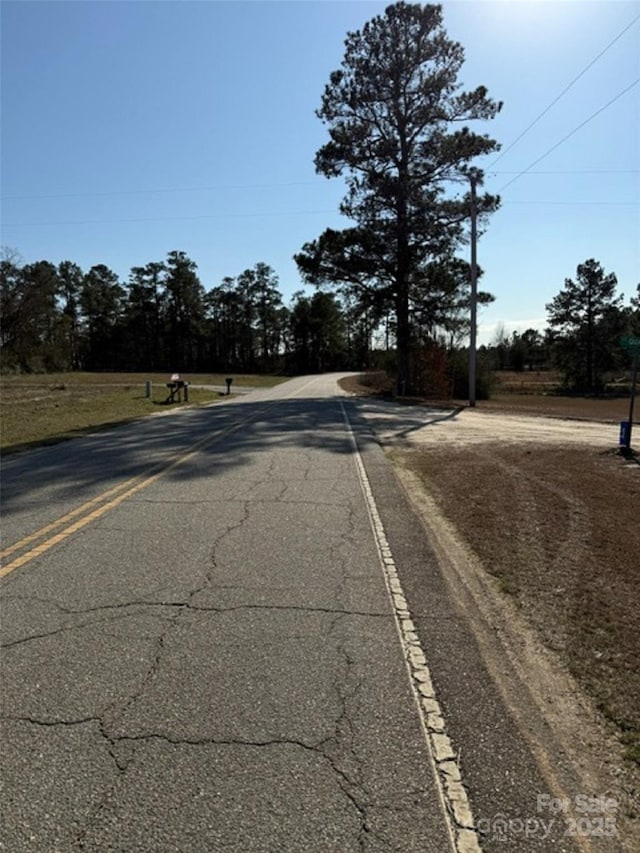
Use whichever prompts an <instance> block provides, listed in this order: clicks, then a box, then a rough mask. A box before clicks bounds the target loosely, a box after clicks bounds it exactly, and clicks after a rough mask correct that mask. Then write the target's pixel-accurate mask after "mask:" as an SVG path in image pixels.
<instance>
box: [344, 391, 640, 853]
mask: <svg viewBox="0 0 640 853" xmlns="http://www.w3.org/2000/svg"><path fill="white" fill-rule="evenodd" d="M351 390H352V391H353V390H357V389H353V387H352V389H351ZM598 402H599V401H598ZM556 405H557V404H556ZM585 408H586V407H585ZM364 409H365V416H366V417H367V418H368V420H369V423H370V425H371V426H372V428H373V429H374V430H375V432H376V434H377V436H378V438H379V440H380V441H381V443H382V444H383V446H384V447H385V449H386V451H387V453H388V455H389V456H390V458H391V459H392V460H393V462H394V464H395V466H396V471H397V474H398V477H399V479H400V481H401V483H402V484H403V486H404V489H405V491H406V492H407V494H408V496H409V498H410V500H411V501H412V503H413V505H414V507H415V508H416V509H417V511H418V513H419V515H420V517H421V518H422V521H423V523H424V526H425V528H426V531H427V533H428V536H429V539H430V542H431V544H432V545H433V547H434V549H435V550H436V553H437V555H438V559H439V563H440V566H441V570H442V572H443V574H444V575H445V577H446V579H447V581H448V583H449V585H450V588H451V589H452V592H454V593H455V594H458V592H459V591H460V590H464V593H465V595H466V596H467V598H468V600H470V601H473V604H474V606H473V607H472V608H470V609H468V613H469V619H470V621H471V622H472V623H475V627H474V631H475V633H476V635H477V636H478V639H479V643H480V645H481V647H482V648H483V649H484V653H485V658H486V662H487V666H488V668H489V670H490V672H491V673H492V676H493V678H494V680H495V681H496V683H497V684H498V685H499V687H500V689H501V692H502V694H503V696H504V697H505V702H506V703H507V704H508V705H509V706H510V707H511V708H512V710H513V712H514V713H515V714H516V715H517V713H518V709H519V708H522V702H521V695H520V693H521V690H522V686H523V685H525V686H526V689H527V692H528V694H529V697H530V698H531V701H532V702H534V703H535V705H536V706H537V710H538V712H539V714H540V715H541V718H542V719H544V721H545V722H546V724H548V725H549V726H550V727H551V730H552V731H553V735H554V738H553V742H554V744H555V748H557V744H558V743H559V744H560V745H561V750H562V753H563V756H564V757H565V758H566V759H568V760H570V762H571V764H572V765H573V767H574V769H575V770H576V772H577V776H578V779H579V780H580V781H579V785H580V788H581V790H580V791H577V792H576V793H578V792H582V793H586V794H588V795H591V796H598V795H607V796H613V797H615V798H616V799H617V801H618V803H619V810H618V814H617V821H618V826H619V831H620V835H621V838H623V839H628V841H626V842H623V843H624V849H628V850H638V847H637V838H638V837H640V815H639V813H638V801H639V795H640V607H639V605H640V596H639V595H638V589H639V588H640V559H638V555H639V554H640V525H639V524H638V518H639V517H640V464H638V462H637V461H636V460H625V459H624V457H622V456H621V455H619V454H618V453H617V441H618V425H617V423H615V422H614V420H613V418H609V419H608V420H607V421H597V420H586V419H584V418H585V411H582V412H581V415H580V418H581V419H576V417H575V416H574V415H573V413H572V415H571V416H570V418H562V417H560V416H559V412H557V411H554V412H553V416H548V415H546V416H536V415H535V414H522V413H520V412H517V411H509V409H508V408H506V409H503V410H501V409H500V407H499V406H497V405H495V404H494V405H493V406H491V408H487V409H486V410H482V409H475V410H472V409H468V408H465V409H462V408H458V409H452V408H449V409H444V408H440V409H438V408H429V407H428V406H415V407H411V408H410V410H407V407H406V406H400V405H399V404H397V403H391V402H383V401H377V400H375V399H372V398H369V399H368V400H366V401H364ZM401 410H402V411H404V416H403V417H402V423H403V428H402V429H398V422H399V420H398V415H399V413H400V411H401ZM600 411H602V410H600ZM600 411H599V412H598V414H600ZM586 413H587V414H588V409H586ZM483 637H484V639H483ZM501 655H507V656H508V658H509V660H510V662H511V664H512V666H513V667H514V668H515V669H516V670H517V671H518V672H519V673H520V675H521V678H520V684H519V685H517V688H516V685H513V684H510V683H509V682H508V680H507V679H504V678H502V676H501V673H502V672H503V670H504V667H503V666H501ZM522 730H523V732H526V733H528V734H527V736H528V737H530V739H531V747H532V749H533V751H534V754H536V755H537V756H538V760H539V763H540V766H541V767H542V768H543V770H545V768H546V771H547V772H548V773H549V774H550V775H551V776H553V773H554V770H553V767H554V761H555V759H554V756H553V755H551V754H549V743H545V741H544V739H543V738H537V737H536V735H535V733H534V731H533V728H532V727H531V726H528V725H527V721H526V720H524V721H523V726H522ZM634 845H635V846H634ZM596 849H597V848H596Z"/></svg>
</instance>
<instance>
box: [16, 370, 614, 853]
mask: <svg viewBox="0 0 640 853" xmlns="http://www.w3.org/2000/svg"><path fill="white" fill-rule="evenodd" d="M397 417H398V418H401V414H397ZM2 516H3V529H4V538H3V546H2V547H3V558H4V559H3V565H4V568H3V569H2V574H3V577H2V579H1V580H0V605H1V612H0V616H1V619H0V629H1V640H2V658H1V663H2V673H1V675H2V695H1V715H2V732H1V740H0V744H1V749H2V769H1V771H0V777H1V781H2V791H1V793H0V808H1V814H0V849H1V850H6V851H10V852H11V853H21V851H38V853H41V851H47V853H48V851H123V853H129V852H130V851H153V853H169V851H186V852H188V853H190V851H194V853H195V851H203V853H204V851H207V853H218V851H220V853H222V852H223V851H224V853H227V851H233V852H234V853H235V851H237V853H251V851H260V853H267V851H268V853H281V851H282V853H289V851H290V853H299V851H311V853H325V851H327V852H328V851H336V852H337V851H339V853H349V851H398V853H413V851H415V853H429V851H434V853H446V851H454V850H459V851H473V850H478V849H480V848H482V849H484V850H488V851H492V850H501V851H505V850H508V851H529V850H531V851H538V850H539V851H552V850H553V851H562V850H567V851H568V850H574V849H581V850H589V849H595V850H598V849H602V850H605V849H606V850H609V849H615V848H612V847H610V846H607V845H606V844H605V843H604V842H603V846H602V847H599V846H598V845H596V846H595V847H589V844H588V843H587V842H585V841H584V840H581V839H580V838H577V839H576V838H575V832H574V833H573V834H572V832H571V827H570V826H569V827H567V824H566V823H563V822H562V821H561V820H560V819H559V818H558V816H557V815H556V814H555V812H554V811H553V810H552V808H551V806H550V805H549V804H550V803H551V805H553V803H554V802H556V803H557V801H558V792H557V791H555V792H551V791H550V790H549V788H548V786H547V785H546V783H545V782H544V781H543V778H542V776H541V774H540V773H539V771H538V767H537V763H536V761H535V760H534V757H533V755H532V753H531V750H530V749H529V748H528V747H527V745H526V741H525V739H523V737H522V733H521V729H520V728H519V726H518V725H517V724H516V722H515V721H514V720H513V719H512V716H511V713H510V711H509V710H508V709H507V708H506V707H505V705H504V704H503V702H502V699H501V697H500V695H499V692H498V690H497V689H496V688H495V687H494V686H493V685H492V682H491V679H490V677H489V675H488V673H487V671H486V669H485V667H484V664H483V660H482V655H481V654H480V650H479V648H478V645H477V641H476V639H475V637H474V636H473V634H472V632H471V631H470V630H469V628H468V626H467V624H466V620H465V614H464V608H463V607H461V606H460V603H459V602H456V601H455V600H453V598H452V596H451V594H450V591H449V590H448V589H447V587H446V585H445V584H444V582H443V580H442V578H441V577H440V575H439V572H438V568H437V564H436V561H435V559H434V556H433V553H432V552H431V550H430V546H429V543H428V541H427V540H426V537H425V534H424V532H423V530H422V528H421V527H420V525H419V524H418V523H417V522H416V518H415V516H414V515H413V513H412V511H411V509H410V508H409V505H408V504H407V502H406V500H405V498H404V495H403V493H402V491H401V489H400V487H399V485H398V483H397V481H396V479H395V477H394V474H393V470H392V468H391V466H390V465H389V463H388V461H387V460H386V458H385V456H384V454H383V452H382V450H381V448H380V447H379V445H378V443H377V442H376V440H375V437H374V435H373V434H372V432H371V429H370V426H368V424H367V420H366V417H365V413H364V410H363V411H360V410H359V404H358V403H357V402H355V401H354V400H350V399H348V398H344V397H342V396H340V395H339V393H338V389H337V386H336V377H335V376H324V377H313V378H310V377H307V378H301V379H296V380H291V381H290V382H287V383H285V384H284V385H281V386H279V387H278V388H275V389H272V390H268V391H267V390H262V391H254V392H252V393H251V394H248V395H246V396H244V397H243V398H242V399H235V400H233V399H232V400H229V401H225V402H224V403H222V404H217V405H215V406H212V407H209V408H206V409H184V410H182V411H179V412H173V413H171V414H169V415H163V416H161V417H153V418H150V419H148V420H145V421H142V422H138V423H136V424H131V425H128V426H125V427H122V428H118V429H114V430H110V431H108V432H103V433H96V434H95V435H93V436H87V437H85V438H82V439H78V440H74V441H71V442H67V443H64V444H61V445H57V446H54V447H49V448H43V449H40V450H37V451H32V452H29V453H24V454H20V455H16V456H9V457H7V459H6V460H5V461H4V463H3V494H2ZM552 795H553V798H555V799H552ZM540 797H542V798H543V799H542V800H541V799H540ZM545 797H548V798H549V800H546V799H544V798H545ZM560 800H561V798H560Z"/></svg>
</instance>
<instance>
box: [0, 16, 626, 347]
mask: <svg viewBox="0 0 640 853" xmlns="http://www.w3.org/2000/svg"><path fill="white" fill-rule="evenodd" d="M386 5H387V3H380V2H377V0H361V2H350V0H344V2H334V0H297V1H296V2H294V1H293V0H288V2H287V0H285V2H272V0H258V2H245V0H232V2H206V1H205V2H194V0H182V1H181V0H166V2H165V0H153V2H148V0H110V2H100V0H98V1H97V2H93V0H83V2H64V0H63V1H62V2H59V0H47V2H37V0H35V2H31V0H21V2H2V4H1V13H2V21H1V24H2V30H1V39H2V153H1V166H2V188H1V194H2V233H1V242H2V244H3V245H5V246H8V247H11V248H12V249H15V250H17V251H18V252H19V254H20V255H21V256H22V258H23V260H24V261H25V262H32V261H36V260H40V259H47V260H50V261H53V262H54V263H58V262H59V261H61V260H65V259H68V260H72V261H75V262H76V263H78V264H80V266H81V267H82V268H83V269H85V270H87V269H89V268H90V267H91V266H92V265H93V264H98V263H105V264H107V265H108V266H109V267H111V268H112V269H113V270H114V271H115V272H117V273H118V275H119V276H120V277H121V279H122V280H123V281H126V279H127V277H128V274H129V270H130V269H131V267H132V266H138V265H143V264H145V263H147V262H149V261H155V260H162V259H164V258H165V256H166V254H167V252H169V251H171V250H173V249H179V250H182V251H185V252H187V254H188V255H189V256H190V257H191V258H192V259H193V260H194V261H195V262H196V263H197V265H198V272H199V275H200V278H201V280H202V283H203V284H204V286H205V288H207V289H210V288H212V287H214V286H216V285H217V284H219V283H220V281H221V280H222V278H223V277H224V276H236V275H238V274H239V273H241V272H242V271H243V270H244V269H246V268H248V267H252V266H253V265H254V264H256V263H257V262H259V261H264V262H266V263H268V264H270V265H271V266H272V267H273V268H274V269H275V271H276V273H277V274H278V276H279V279H280V289H281V291H282V293H283V295H284V297H285V300H286V301H288V300H289V298H290V296H291V294H292V293H294V292H295V291H296V290H299V289H300V288H301V287H302V283H301V280H300V277H299V275H298V272H297V268H296V265H295V263H294V262H293V260H292V256H293V254H294V253H295V252H297V251H299V249H300V248H301V246H302V244H303V243H304V242H306V241H307V240H311V239H313V238H315V237H317V236H318V235H319V234H320V233H321V232H322V231H323V230H324V228H326V227H329V226H331V227H341V226H344V225H346V224H347V222H346V221H345V220H342V219H341V217H340V216H339V214H338V213H337V207H338V204H339V201H340V199H341V197H342V195H343V190H344V186H343V184H342V182H341V181H340V180H339V179H338V180H331V181H329V180H327V179H326V178H324V177H321V176H319V175H316V174H315V171H314V166H313V158H314V155H315V152H316V151H317V149H318V148H319V147H320V146H321V145H322V144H323V143H324V142H325V141H326V138H327V136H326V130H325V128H324V127H323V125H322V122H321V121H320V120H319V119H318V118H317V117H316V116H315V113H314V111H315V109H316V108H317V107H318V106H319V104H320V98H321V95H322V92H323V89H324V86H325V84H326V82H327V81H328V78H329V74H330V72H331V71H332V70H334V69H336V68H338V67H339V66H340V63H341V60H342V57H343V52H344V50H343V49H344V38H345V35H346V33H347V31H349V30H356V29H360V28H361V27H362V26H363V25H364V23H365V22H366V21H367V20H369V19H370V18H372V17H373V16H374V15H376V14H379V13H381V12H383V10H384V8H385V7H386ZM443 8H444V22H445V27H446V29H447V31H448V34H449V36H450V37H451V38H454V39H456V40H457V41H459V42H460V43H461V44H462V45H463V46H464V48H465V52H466V63H465V66H464V68H463V71H462V75H461V82H462V83H463V85H464V86H465V88H473V87H475V86H477V85H480V84H484V85H486V86H487V87H488V89H489V93H490V95H491V96H492V97H494V98H495V99H497V100H502V101H503V102H504V107H503V111H502V113H501V114H500V115H499V116H498V118H497V119H495V120H494V121H492V122H487V123H484V124H483V128H482V129H483V131H484V132H488V133H490V134H491V135H492V136H494V137H495V138H496V139H498V140H499V141H500V142H501V143H502V145H503V151H504V153H503V154H502V156H501V157H500V159H499V160H497V161H496V162H494V161H495V160H496V158H495V157H494V158H486V159H485V161H484V162H478V165H481V166H482V167H483V168H485V169H487V179H486V182H485V186H486V187H487V189H489V190H491V191H501V190H502V189H503V188H504V191H503V192H502V193H501V194H502V197H503V207H502V209H501V210H500V211H499V212H498V213H497V214H495V216H494V217H493V218H492V220H491V222H490V224H489V227H488V230H487V231H486V233H485V234H484V235H483V236H482V239H481V240H480V243H479V246H478V261H479V263H480V264H481V266H482V267H483V268H484V270H485V275H484V278H483V280H482V287H483V289H486V290H489V291H491V292H492V293H493V294H494V295H495V296H496V302H495V303H494V304H493V305H492V306H489V307H487V308H485V309H483V311H482V313H481V316H480V335H479V341H480V342H481V343H482V342H487V341H489V340H490V339H491V337H492V336H493V335H494V334H495V331H496V328H497V327H499V326H500V325H504V328H505V329H506V331H507V332H511V331H513V330H523V329H525V328H527V327H530V326H535V327H539V328H542V327H544V325H545V323H546V312H545V305H546V303H547V302H549V301H550V300H551V299H552V298H553V296H555V295H556V294H557V293H558V292H559V290H560V289H561V288H562V286H563V283H564V279H565V278H566V277H573V276H574V275H575V271H576V267H577V265H578V264H579V263H582V262H583V261H585V260H586V259H587V258H591V257H594V258H596V259H597V260H599V261H600V262H601V263H602V265H603V266H604V268H605V270H606V271H607V272H615V273H616V275H617V276H618V281H619V290H620V292H622V293H624V294H625V297H626V298H627V299H628V298H629V297H630V295H632V294H633V293H634V291H635V287H636V284H637V283H638V281H640V85H635V86H633V84H634V81H638V79H639V78H640V3H639V2H627V0H605V2H598V0H593V2H582V0H572V1H571V2H555V0H548V2H527V0H508V2H505V0H501V1H500V2H495V0H493V2H486V0H452V2H445V3H444V4H443ZM634 21H635V23H632V22H634ZM629 25H631V26H629ZM627 28H628V29H627ZM625 29H626V32H623V31H624V30H625ZM600 54H602V55H601V56H600ZM589 66H590V67H589ZM576 78H578V79H577V80H576ZM574 80H575V82H574V83H573V81H574ZM571 83H573V85H570V84H571ZM567 87H569V88H568V90H567V91H566V92H565V93H564V94H562V92H563V90H565V89H566V88H567ZM628 87H631V88H628ZM625 89H627V91H626V92H625ZM560 95H562V96H561V97H560V98H559V100H558V101H557V103H555V104H554V105H553V106H551V108H550V109H549V110H548V111H547V112H546V113H545V114H544V115H543V116H542V118H541V119H540V120H539V121H538V122H537V123H535V125H534V126H533V127H531V129H529V130H527V128H528V127H529V126H530V125H531V124H532V122H534V120H535V119H536V118H537V117H538V116H539V115H540V114H541V113H542V112H543V111H544V110H546V109H547V107H549V106H550V105H551V104H552V102H553V101H554V100H555V99H556V98H558V96H560ZM614 99H615V100H614ZM612 101H613V102H612ZM610 102H612V103H610ZM607 105H608V106H607ZM599 111H600V112H599ZM596 113H597V114H596ZM592 116H593V118H592ZM583 123H584V126H583V127H580V125H582V124H583ZM523 131H527V132H525V133H524V135H523V136H522V138H521V139H520V140H519V141H517V142H516V143H515V145H513V147H510V146H511V145H512V143H513V142H514V141H516V140H517V139H518V137H519V136H520V135H521V134H522V133H523ZM574 131H575V132H574ZM570 134H571V135H570ZM565 137H569V138H567V139H566V141H564V142H562V144H560V145H558V147H557V148H556V149H555V150H554V151H552V152H551V153H550V154H548V156H546V157H543V155H545V154H546V153H547V152H548V151H549V150H550V149H551V148H553V147H554V146H555V145H556V144H557V143H559V142H561V141H562V140H563V139H565ZM507 148H509V150H506V149H507ZM541 157H543V159H542V160H540V162H539V163H538V164H537V165H535V166H533V167H532V168H531V170H530V171H528V172H526V173H525V174H520V173H522V172H523V171H524V170H526V169H528V168H529V167H530V166H531V164H533V163H534V162H535V161H536V160H538V158H541ZM507 184H509V185H508V186H507Z"/></svg>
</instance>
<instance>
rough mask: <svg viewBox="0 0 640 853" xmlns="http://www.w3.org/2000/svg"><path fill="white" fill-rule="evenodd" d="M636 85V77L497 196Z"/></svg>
mask: <svg viewBox="0 0 640 853" xmlns="http://www.w3.org/2000/svg"><path fill="white" fill-rule="evenodd" d="M638 83H640V77H638V78H637V79H636V80H634V81H633V83H631V84H630V85H629V86H627V87H626V88H625V89H623V90H622V91H621V92H618V94H617V95H615V96H614V97H613V98H611V100H610V101H607V103H606V104H605V105H604V106H602V107H600V109H598V110H596V111H595V112H594V113H592V114H591V115H590V116H589V117H588V118H586V119H585V120H584V121H583V122H581V123H580V124H579V125H578V126H577V127H574V128H573V130H572V131H571V132H570V133H567V135H566V136H563V137H562V139H560V140H559V141H558V142H556V143H555V145H552V146H551V148H549V149H548V150H547V151H545V153H544V154H542V155H541V156H540V157H538V158H537V159H536V160H534V161H533V163H530V164H529V165H528V166H527V167H526V169H522V171H520V172H518V174H517V175H516V176H515V177H514V178H512V179H511V180H510V181H508V182H507V183H506V184H505V185H504V186H503V187H501V189H499V190H498V195H500V193H502V192H504V191H505V190H506V189H507V187H510V186H511V184H513V183H515V182H516V181H517V180H518V179H519V178H521V177H522V176H523V175H526V174H527V173H528V172H529V171H530V170H531V169H533V167H534V166H537V165H538V163H540V162H542V160H544V159H545V157H548V156H549V154H551V153H552V152H553V151H555V150H556V149H557V148H559V147H560V146H561V145H563V144H564V143H565V142H566V141H567V140H568V139H570V138H571V137H572V136H573V135H574V134H576V133H577V132H578V131H579V130H581V129H582V128H583V127H584V126H585V125H587V124H589V122H590V121H593V119H594V118H596V116H599V115H600V113H602V112H604V111H605V110H606V109H608V108H609V107H610V106H611V105H612V104H614V103H615V102H616V101H617V100H619V99H620V98H621V97H622V96H623V95H626V94H627V92H629V91H631V89H633V87H634V86H637V85H638Z"/></svg>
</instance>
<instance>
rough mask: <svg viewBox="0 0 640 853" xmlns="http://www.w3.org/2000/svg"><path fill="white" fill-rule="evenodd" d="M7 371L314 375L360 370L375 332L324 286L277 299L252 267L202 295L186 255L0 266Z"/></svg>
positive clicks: (270, 275)
mask: <svg viewBox="0 0 640 853" xmlns="http://www.w3.org/2000/svg"><path fill="white" fill-rule="evenodd" d="M0 267H1V291H2V327H1V347H2V368H3V370H5V371H7V370H12V371H22V372H33V371H47V372H49V371H66V370H89V371H92V370H116V371H122V370H149V371H168V372H174V371H181V372H217V371H225V370H230V369H233V370H235V371H242V372H278V371H279V372H289V373H301V372H303V373H306V372H321V371H327V370H334V369H352V368H353V369H358V370H359V369H363V368H366V367H367V366H368V353H369V349H370V339H371V332H372V329H371V327H370V324H369V323H368V319H367V317H366V316H365V315H363V314H362V312H361V311H359V310H357V309H356V307H355V306H349V305H348V304H346V303H345V301H344V300H343V299H341V298H340V297H338V296H337V295H334V294H331V293H325V292H321V291H316V292H312V293H311V294H305V293H303V292H298V293H295V294H294V296H293V299H292V301H291V304H290V305H288V306H286V305H284V303H283V298H282V294H281V293H280V291H279V289H278V285H279V282H278V277H277V275H276V274H275V272H274V271H273V269H271V267H269V266H268V265H267V264H264V263H258V264H256V265H255V266H254V267H253V268H251V269H247V270H245V271H244V272H242V273H241V274H240V275H238V276H237V277H236V278H232V277H228V278H225V279H224V280H223V281H222V282H221V283H220V285H219V286H217V287H213V288H212V289H211V290H209V291H206V290H205V288H204V287H203V285H202V283H201V282H200V279H199V277H198V275H197V272H196V264H195V263H194V262H193V261H192V260H191V259H190V258H189V257H187V255H186V254H185V253H184V252H180V251H174V252H169V254H168V256H167V259H166V260H165V261H161V262H151V263H148V264H147V265H146V266H143V267H133V268H132V270H131V273H130V276H129V280H128V281H127V282H121V281H120V280H119V278H118V276H117V275H116V274H115V273H114V272H113V271H112V270H111V269H109V267H107V266H105V265H104V264H98V265H96V266H93V267H91V269H90V270H89V271H88V272H84V271H83V270H82V269H81V268H80V267H79V266H78V265H77V264H75V263H73V262H71V261H63V262H62V263H60V264H58V265H57V266H56V265H54V264H52V263H50V262H49V261H38V262H37V263H32V264H20V263H19V262H18V261H17V260H16V258H15V256H12V255H11V254H8V255H7V256H5V258H4V259H3V260H2V261H1V263H0Z"/></svg>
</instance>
